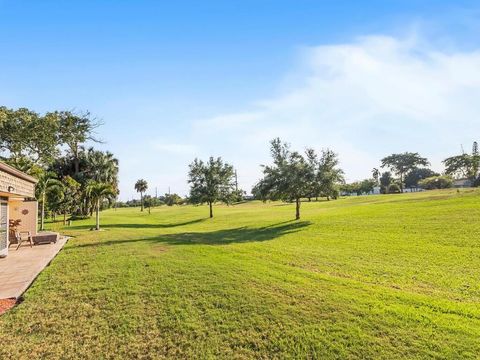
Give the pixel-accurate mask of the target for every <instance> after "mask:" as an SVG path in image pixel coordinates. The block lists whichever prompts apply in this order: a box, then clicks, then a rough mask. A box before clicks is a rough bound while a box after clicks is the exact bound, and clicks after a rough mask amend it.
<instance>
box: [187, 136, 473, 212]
mask: <svg viewBox="0 0 480 360" xmlns="http://www.w3.org/2000/svg"><path fill="white" fill-rule="evenodd" d="M270 154H271V157H272V164H271V165H261V167H262V172H263V177H262V178H261V179H260V180H259V181H258V182H257V183H256V184H255V185H254V187H253V189H252V194H253V196H254V198H256V199H259V200H262V201H267V200H283V201H288V202H294V203H295V219H297V220H298V219H300V207H301V202H302V199H308V201H311V199H312V198H318V197H324V198H326V199H327V200H330V199H337V198H338V196H339V194H340V193H341V192H343V193H357V194H358V195H360V194H368V193H371V192H372V191H373V189H374V188H375V187H376V186H378V187H379V188H380V192H381V193H384V194H385V193H402V192H404V190H405V188H410V189H412V188H419V187H420V188H423V189H441V188H447V187H451V186H452V183H453V178H454V177H464V178H466V179H467V180H468V181H469V182H470V184H471V185H472V186H479V185H480V173H479V171H480V154H479V150H478V144H477V143H476V142H474V143H473V146H472V152H471V154H466V153H463V154H461V155H456V156H452V157H449V158H447V159H445V160H444V161H443V164H444V165H445V172H444V174H443V175H441V174H439V173H436V172H435V171H433V170H431V169H430V168H429V167H428V166H430V162H429V161H428V159H427V158H425V157H422V156H421V155H420V154H418V153H414V152H405V153H399V154H391V155H389V156H386V157H384V158H383V159H381V166H380V167H381V168H382V169H386V171H384V172H381V171H380V170H379V169H378V168H374V169H373V170H372V178H369V179H365V180H362V181H358V182H354V183H350V184H347V183H346V182H345V178H344V172H343V170H342V169H340V168H339V160H338V155H337V154H336V153H335V152H333V151H332V150H330V149H324V150H322V151H321V152H320V153H319V154H317V153H316V152H315V150H314V149H311V148H307V149H306V150H305V152H304V153H300V152H298V151H292V150H291V149H290V145H289V144H287V143H285V142H282V141H281V140H280V139H279V138H276V139H274V140H272V141H271V142H270ZM234 174H235V172H234V169H233V166H232V165H229V164H228V163H225V162H224V161H223V160H222V159H221V158H217V159H214V158H210V159H209V160H208V161H207V162H205V163H204V162H203V161H201V160H199V159H195V160H194V161H193V162H192V163H191V164H190V171H189V174H188V179H189V180H188V182H189V184H190V197H189V198H188V199H187V201H188V202H189V203H192V204H204V203H207V204H208V205H209V214H210V217H213V204H214V203H215V202H217V201H221V202H224V203H227V204H229V203H231V202H232V199H238V198H239V196H240V197H241V191H240V192H239V190H238V188H236V179H234Z"/></svg>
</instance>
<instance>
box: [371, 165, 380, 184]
mask: <svg viewBox="0 0 480 360" xmlns="http://www.w3.org/2000/svg"><path fill="white" fill-rule="evenodd" d="M372 177H373V179H374V180H375V185H378V184H379V181H380V170H378V169H377V168H373V169H372Z"/></svg>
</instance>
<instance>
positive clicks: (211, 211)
mask: <svg viewBox="0 0 480 360" xmlns="http://www.w3.org/2000/svg"><path fill="white" fill-rule="evenodd" d="M208 205H209V206H210V218H213V204H212V202H211V201H210V202H209V203H208Z"/></svg>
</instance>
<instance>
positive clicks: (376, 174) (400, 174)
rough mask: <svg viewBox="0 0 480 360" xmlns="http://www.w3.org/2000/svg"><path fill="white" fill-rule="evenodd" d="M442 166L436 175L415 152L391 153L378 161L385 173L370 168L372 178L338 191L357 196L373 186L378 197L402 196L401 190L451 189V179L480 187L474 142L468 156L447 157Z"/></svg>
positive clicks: (372, 188) (475, 144)
mask: <svg viewBox="0 0 480 360" xmlns="http://www.w3.org/2000/svg"><path fill="white" fill-rule="evenodd" d="M442 163H443V164H444V166H445V170H444V172H443V174H440V173H438V172H435V171H433V170H431V169H430V168H429V166H430V162H429V161H428V159H427V158H424V157H422V156H420V155H419V154H418V153H412V152H405V153H399V154H392V155H389V156H387V157H384V158H383V159H382V160H381V168H386V169H387V171H384V172H381V171H380V170H379V169H378V168H374V169H373V170H372V178H370V179H365V180H362V181H356V182H353V183H350V184H343V185H342V186H341V190H342V192H343V193H346V194H351V193H356V194H357V195H361V194H368V193H371V192H373V190H374V188H375V187H377V186H378V187H379V188H380V192H381V193H382V194H388V193H390V194H392V193H402V192H404V190H405V189H425V190H432V189H444V188H449V187H452V185H453V183H454V180H455V179H463V180H464V181H465V182H466V184H467V185H468V186H473V187H478V186H479V185H480V153H479V149H478V143H477V142H476V141H475V142H474V143H473V145H472V151H471V153H465V152H463V153H462V154H460V155H455V156H451V157H448V158H446V159H444V160H443V161H442Z"/></svg>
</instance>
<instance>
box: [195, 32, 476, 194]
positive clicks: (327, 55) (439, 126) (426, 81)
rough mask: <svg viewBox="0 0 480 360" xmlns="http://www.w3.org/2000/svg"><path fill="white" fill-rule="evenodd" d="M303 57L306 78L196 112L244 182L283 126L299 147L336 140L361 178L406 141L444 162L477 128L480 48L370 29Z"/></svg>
mask: <svg viewBox="0 0 480 360" xmlns="http://www.w3.org/2000/svg"><path fill="white" fill-rule="evenodd" d="M300 60H301V61H300V62H301V64H302V65H303V68H301V69H300V70H299V73H301V74H302V76H303V77H302V78H301V81H300V82H299V81H298V78H299V76H295V78H296V79H297V84H296V85H295V86H292V87H291V88H290V89H286V90H284V91H283V92H282V94H280V95H278V96H276V97H272V98H270V99H263V100H258V101H256V102H255V103H254V109H253V110H252V109H248V110H245V111H240V112H238V113H230V114H223V115H222V114H221V115H218V116H215V117H214V118H211V119H204V120H201V121H196V122H195V133H196V135H197V136H200V137H202V134H203V135H206V134H208V136H209V138H214V139H222V141H220V144H218V145H219V147H221V149H220V150H219V151H220V152H221V154H222V155H224V157H225V158H226V159H227V160H230V161H232V162H233V163H234V164H240V166H239V167H240V168H241V169H240V170H241V171H243V172H244V176H245V179H246V181H245V183H244V184H243V185H244V186H245V187H246V188H249V187H250V186H251V185H252V183H253V181H254V180H252V179H255V178H257V177H259V176H260V171H259V166H258V165H259V164H260V163H262V162H265V161H268V141H269V140H270V139H272V138H273V137H276V136H280V137H281V138H282V139H284V140H286V141H289V142H291V143H292V145H293V146H294V147H296V148H299V149H302V148H305V147H307V146H312V147H316V148H319V149H320V148H325V147H330V148H332V149H334V150H335V151H336V152H338V153H339V155H340V158H341V161H342V165H343V167H344V169H345V171H346V174H347V178H348V179H350V180H354V179H360V178H363V177H367V176H370V171H371V168H372V167H373V166H378V163H379V159H380V158H381V157H383V156H385V155H388V154H389V153H392V152H400V151H418V152H420V153H421V154H422V155H424V156H428V157H429V158H430V159H431V161H432V165H433V166H434V167H435V168H436V169H437V170H442V167H441V163H440V161H441V159H443V158H445V157H447V156H449V155H451V154H454V153H455V152H458V151H459V148H460V144H461V143H463V144H464V145H465V146H470V144H471V142H472V141H473V140H475V139H476V138H475V137H479V135H480V131H479V130H480V100H479V99H480V51H470V52H461V51H457V52H454V51H453V52H452V51H450V52H446V51H442V49H438V48H435V47H434V46H430V45H428V42H427V41H425V39H420V38H419V37H417V36H409V37H406V38H403V39H402V38H394V37H389V36H366V37H361V38H358V39H356V40H355V41H353V42H352V43H348V44H338V45H328V46H317V47H311V48H307V49H305V50H304V51H302V56H301V59H300ZM200 125H202V126H203V127H202V126H200ZM198 145H199V146H201V144H198ZM222 145H223V146H222Z"/></svg>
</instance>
